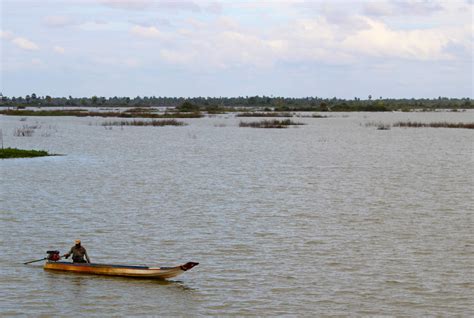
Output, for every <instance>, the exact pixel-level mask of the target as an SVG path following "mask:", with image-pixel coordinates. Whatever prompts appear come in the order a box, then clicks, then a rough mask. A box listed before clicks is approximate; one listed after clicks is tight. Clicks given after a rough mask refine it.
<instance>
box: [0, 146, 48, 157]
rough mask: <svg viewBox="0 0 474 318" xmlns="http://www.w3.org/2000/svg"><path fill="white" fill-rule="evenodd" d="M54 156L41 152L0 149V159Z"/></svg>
mask: <svg viewBox="0 0 474 318" xmlns="http://www.w3.org/2000/svg"><path fill="white" fill-rule="evenodd" d="M45 156H54V155H51V154H49V153H48V152H47V151H43V150H23V149H17V148H2V149H0V159H9V158H34V157H45Z"/></svg>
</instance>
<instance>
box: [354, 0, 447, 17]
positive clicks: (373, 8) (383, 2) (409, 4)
mask: <svg viewBox="0 0 474 318" xmlns="http://www.w3.org/2000/svg"><path fill="white" fill-rule="evenodd" d="M442 9H443V7H442V6H441V4H440V3H439V2H438V1H419V0H396V1H394V0H391V1H389V0H379V1H370V2H367V3H365V5H364V8H363V11H364V13H365V14H367V15H369V16H400V15H404V16H406V15H417V16H424V15H430V14H432V13H434V12H436V11H440V10H442Z"/></svg>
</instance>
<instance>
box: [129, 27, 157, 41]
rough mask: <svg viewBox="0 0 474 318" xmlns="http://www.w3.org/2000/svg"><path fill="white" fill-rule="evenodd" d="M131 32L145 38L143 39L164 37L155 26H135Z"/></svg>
mask: <svg viewBox="0 0 474 318" xmlns="http://www.w3.org/2000/svg"><path fill="white" fill-rule="evenodd" d="M130 32H131V33H132V34H134V35H136V36H139V37H143V38H161V37H163V33H162V32H160V31H159V30H158V29H157V28H156V27H153V26H150V27H145V26H141V25H135V26H133V27H132V28H131V29H130Z"/></svg>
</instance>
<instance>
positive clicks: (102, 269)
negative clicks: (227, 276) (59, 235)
mask: <svg viewBox="0 0 474 318" xmlns="http://www.w3.org/2000/svg"><path fill="white" fill-rule="evenodd" d="M196 265H198V263H193V262H189V263H186V264H183V265H180V266H176V267H147V266H125V265H111V264H94V263H92V264H89V263H69V262H51V261H48V262H46V263H45V264H44V269H45V270H51V271H67V272H74V273H86V274H95V275H106V276H122V277H137V278H138V277H143V278H160V279H167V278H172V277H176V276H178V275H181V274H182V273H184V272H185V271H187V270H190V269H191V268H193V267H194V266H196Z"/></svg>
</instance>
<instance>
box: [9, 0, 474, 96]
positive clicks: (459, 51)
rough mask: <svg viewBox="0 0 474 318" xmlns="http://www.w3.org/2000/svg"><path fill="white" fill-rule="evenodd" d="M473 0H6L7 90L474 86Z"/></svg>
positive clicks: (189, 92) (377, 90)
mask: <svg viewBox="0 0 474 318" xmlns="http://www.w3.org/2000/svg"><path fill="white" fill-rule="evenodd" d="M473 13H474V2H473V1H472V0H450V1H448V0H444V1H437V0H432V1H414V0H377V1H374V0H372V1H348V0H347V1H346V0H333V1H318V0H311V1H310V0H281V1H280V0H274V1H271V0H266V1H242V0H215V1H207V0H194V1H193V0H182V1H178V0H175V1H172V0H0V17H1V24H0V43H1V50H0V59H1V63H0V71H1V80H0V91H1V92H2V94H3V95H6V96H10V97H12V96H25V95H27V94H32V93H36V94H37V95H38V96H44V95H50V96H66V97H67V96H69V95H72V96H74V97H81V96H93V95H97V96H106V97H113V96H131V97H135V96H179V97H193V96H212V97H218V96H226V97H231V96H255V95H259V96H262V95H265V96H285V97H307V96H318V97H323V98H332V97H338V98H347V99H353V98H355V97H358V98H362V99H366V98H367V96H368V95H372V96H374V97H377V98H378V97H383V98H437V97H438V96H443V97H444V96H446V97H453V98H460V97H470V98H473V72H474V66H473V39H474V36H473V34H474V32H473Z"/></svg>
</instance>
